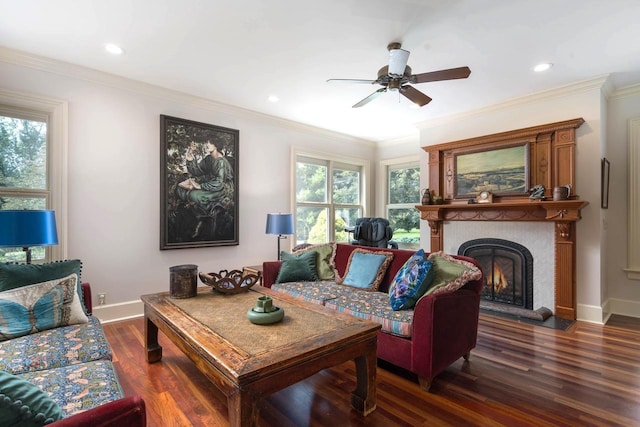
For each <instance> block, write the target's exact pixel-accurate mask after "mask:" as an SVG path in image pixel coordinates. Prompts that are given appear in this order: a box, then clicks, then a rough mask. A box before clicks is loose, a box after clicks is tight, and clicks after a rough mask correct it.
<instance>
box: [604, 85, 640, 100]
mask: <svg viewBox="0 0 640 427" xmlns="http://www.w3.org/2000/svg"><path fill="white" fill-rule="evenodd" d="M638 95H640V83H638V84H633V85H629V86H624V87H621V88H618V89H616V90H614V91H613V92H612V93H611V95H610V97H609V99H619V98H626V97H628V96H638Z"/></svg>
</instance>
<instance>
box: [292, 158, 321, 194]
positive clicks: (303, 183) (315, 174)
mask: <svg viewBox="0 0 640 427" xmlns="http://www.w3.org/2000/svg"><path fill="white" fill-rule="evenodd" d="M296 201H297V202H307V203H325V202H326V201H327V167H326V166H321V165H314V164H310V163H302V162H296Z"/></svg>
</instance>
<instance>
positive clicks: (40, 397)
mask: <svg viewBox="0 0 640 427" xmlns="http://www.w3.org/2000/svg"><path fill="white" fill-rule="evenodd" d="M62 418H63V414H62V410H61V409H60V407H59V406H58V405H57V404H56V402H54V401H53V400H52V399H51V397H49V395H48V394H47V393H45V392H44V391H42V390H40V389H39V388H38V387H37V386H35V385H34V384H31V383H30V382H28V381H26V380H24V379H22V378H20V377H17V376H15V375H12V374H10V373H8V372H4V371H0V421H2V425H6V426H14V425H15V426H41V425H44V424H49V423H52V422H53V421H58V420H61V419H62Z"/></svg>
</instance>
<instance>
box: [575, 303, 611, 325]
mask: <svg viewBox="0 0 640 427" xmlns="http://www.w3.org/2000/svg"><path fill="white" fill-rule="evenodd" d="M605 317H606V319H605ZM608 317H609V315H608V314H606V312H605V310H604V307H598V306H597V305H586V304H578V307H577V311H576V318H577V320H580V321H581V322H589V323H597V324H599V325H604V324H605V322H606V321H607V319H608Z"/></svg>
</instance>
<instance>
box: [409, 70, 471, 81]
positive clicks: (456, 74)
mask: <svg viewBox="0 0 640 427" xmlns="http://www.w3.org/2000/svg"><path fill="white" fill-rule="evenodd" d="M469 74H471V70H470V69H469V67H459V68H450V69H448V70H440V71H432V72H430V73H422V74H414V75H413V76H411V79H410V80H411V83H426V82H437V81H440V80H455V79H466V78H467V77H469Z"/></svg>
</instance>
